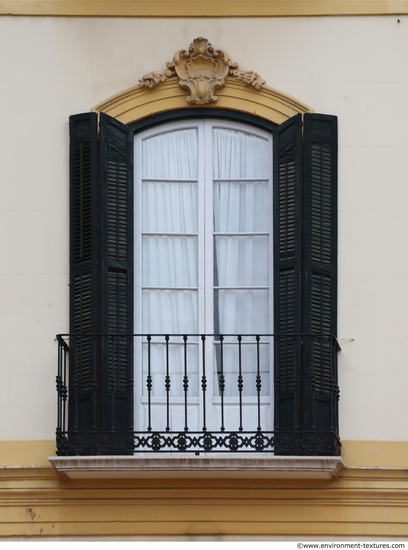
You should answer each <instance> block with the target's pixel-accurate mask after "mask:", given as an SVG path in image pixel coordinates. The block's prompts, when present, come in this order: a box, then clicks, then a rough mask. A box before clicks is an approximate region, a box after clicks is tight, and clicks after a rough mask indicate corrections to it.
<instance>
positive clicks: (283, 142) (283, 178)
mask: <svg viewBox="0 0 408 550" xmlns="http://www.w3.org/2000/svg"><path fill="white" fill-rule="evenodd" d="M274 147H275V170H274V216H273V218H274V222H273V223H274V292H275V299H274V304H275V305H274V324H275V328H274V333H275V334H276V337H275V348H274V349H275V361H274V365H275V366H274V377H275V432H276V435H275V454H284V445H285V441H287V439H286V437H285V436H284V435H283V434H282V436H281V437H280V436H279V432H289V431H290V432H293V430H297V429H300V428H301V410H300V395H301V353H300V350H301V347H300V339H299V337H296V336H294V335H295V334H299V333H301V322H302V319H301V291H302V288H301V283H302V265H301V264H302V238H301V236H302V233H301V230H302V227H301V221H302V210H301V204H302V203H301V193H302V189H301V184H302V117H301V115H296V116H295V117H293V118H291V119H290V120H288V121H287V122H285V123H284V124H282V125H281V126H280V127H279V128H278V129H277V132H276V139H275V140H274ZM292 335H293V336H292ZM289 454H293V452H292V453H290V452H289Z"/></svg>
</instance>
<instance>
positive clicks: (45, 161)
mask: <svg viewBox="0 0 408 550" xmlns="http://www.w3.org/2000/svg"><path fill="white" fill-rule="evenodd" d="M399 19H400V23H398V22H397V17H394V16H382V17H332V18H327V17H321V18H314V17H310V18H275V19H274V18H263V19H260V18H252V19H164V18H163V19H136V18H129V19H120V18H118V19H109V18H100V19H87V18H83V19H79V18H48V17H39V18H34V17H33V18H30V17H18V18H12V17H1V18H0V67H1V70H0V113H1V115H0V303H1V316H0V380H1V383H0V439H2V440H18V439H21V440H28V439H39V440H40V439H41V440H51V439H52V438H53V435H54V430H55V422H56V420H55V417H56V412H55V409H56V407H55V401H56V399H55V382H54V381H55V374H56V357H57V355H56V352H57V346H56V343H55V342H54V337H55V334H56V333H58V332H67V331H68V123H67V122H68V116H69V115H70V114H74V113H79V112H84V111H89V110H90V109H91V107H93V106H94V105H96V104H97V103H99V102H101V101H102V100H104V99H106V98H107V97H109V96H111V95H113V94H115V93H117V92H120V91H121V90H123V89H126V88H129V87H131V86H134V85H135V84H136V83H137V80H138V78H140V77H141V76H142V75H143V74H145V73H147V72H149V71H152V70H161V69H163V68H164V67H165V62H166V61H170V60H171V59H172V56H173V54H174V53H175V52H176V51H177V50H179V49H183V48H187V47H188V45H189V44H190V42H191V41H192V39H193V38H195V37H197V36H205V37H207V38H208V39H209V40H210V42H211V43H212V44H213V45H214V46H215V47H216V48H221V49H224V50H225V51H227V52H228V53H229V55H230V56H231V58H232V59H233V60H234V61H237V62H238V63H239V64H240V67H241V68H242V69H249V70H253V71H257V72H258V73H260V74H261V76H262V77H263V78H264V79H265V80H266V82H267V84H268V85H270V86H272V87H274V88H277V89H280V90H282V91H283V92H285V93H288V94H290V95H292V96H294V97H296V98H298V99H299V100H301V101H303V102H305V103H307V104H308V105H310V106H312V107H313V108H314V109H315V111H316V112H323V113H330V114H335V115H338V117H339V330H338V336H339V338H340V340H343V339H344V341H341V345H342V352H341V353H340V355H339V381H340V388H341V401H340V435H341V438H342V439H346V440H353V439H354V440H388V441H394V440H395V441H402V440H406V439H407V438H408V425H407V422H406V418H407V417H408V400H407V399H406V388H407V387H408V369H407V368H406V362H407V359H406V358H407V357H408V345H407V337H408V320H407V315H406V312H407V311H408V292H407V291H406V289H407V286H408V254H406V252H405V248H406V242H407V241H408V215H407V213H408V212H407V209H408V186H407V185H406V173H405V165H406V158H407V157H408V132H407V123H408V108H407V101H406V98H407V97H408V64H407V63H406V59H405V57H406V55H405V52H406V51H408V32H407V30H408V16H402V17H399ZM349 339H353V341H349Z"/></svg>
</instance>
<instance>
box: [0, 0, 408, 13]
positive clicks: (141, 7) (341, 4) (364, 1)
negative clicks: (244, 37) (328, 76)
mask: <svg viewBox="0 0 408 550" xmlns="http://www.w3.org/2000/svg"><path fill="white" fill-rule="evenodd" d="M407 13H408V2H407V1H406V0H358V1H353V0H314V1H308V0H251V1H249V0H84V1H83V0H8V1H7V0H0V15H43V16H44V15H56V16H84V17H279V16H321V15H331V16H333V15H335V16H336V15H337V16H338V15H398V14H407Z"/></svg>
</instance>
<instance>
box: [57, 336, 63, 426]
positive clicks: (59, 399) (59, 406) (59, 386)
mask: <svg viewBox="0 0 408 550" xmlns="http://www.w3.org/2000/svg"><path fill="white" fill-rule="evenodd" d="M57 372H58V374H57V378H56V385H57V396H58V397H57V433H58V432H60V431H61V425H62V396H61V390H62V345H61V342H60V340H58V371H57Z"/></svg>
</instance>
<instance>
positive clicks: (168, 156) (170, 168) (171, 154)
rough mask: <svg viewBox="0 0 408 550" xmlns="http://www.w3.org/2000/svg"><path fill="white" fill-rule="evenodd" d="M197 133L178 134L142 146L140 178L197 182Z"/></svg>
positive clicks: (167, 134)
mask: <svg viewBox="0 0 408 550" xmlns="http://www.w3.org/2000/svg"><path fill="white" fill-rule="evenodd" d="M197 174H198V170H197V130H196V129H195V128H192V129H189V130H177V131H174V132H166V133H164V134H160V135H158V136H153V137H151V138H149V139H145V140H143V142H142V178H151V179H161V178H164V179H175V180H183V179H197Z"/></svg>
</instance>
